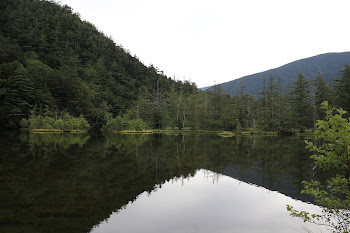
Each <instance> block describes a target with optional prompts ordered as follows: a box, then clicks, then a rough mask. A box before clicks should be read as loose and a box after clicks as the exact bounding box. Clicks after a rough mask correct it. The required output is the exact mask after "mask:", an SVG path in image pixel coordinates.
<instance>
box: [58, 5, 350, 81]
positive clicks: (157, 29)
mask: <svg viewBox="0 0 350 233" xmlns="http://www.w3.org/2000/svg"><path fill="white" fill-rule="evenodd" d="M59 2H61V3H62V4H67V5H69V6H71V7H72V8H73V10H74V12H78V13H80V15H81V18H82V19H83V20H86V21H89V22H90V23H92V24H94V25H95V26H96V27H97V28H98V29H99V30H100V31H102V32H104V33H105V34H106V35H107V36H111V37H112V38H113V40H114V41H115V43H116V44H118V45H122V46H123V47H124V48H125V49H128V50H129V51H130V52H131V54H132V55H136V56H137V57H139V59H140V60H141V61H142V62H143V63H144V64H145V65H146V66H149V65H150V64H153V65H154V66H155V67H158V68H159V70H161V71H163V72H164V74H165V75H167V76H170V77H174V76H176V77H177V78H178V79H180V80H183V79H184V78H185V79H187V80H191V81H192V82H195V83H196V84H197V85H198V87H203V86H209V85H213V84H214V83H222V82H227V81H231V80H233V79H236V78H240V77H242V76H245V75H249V74H253V73H257V72H261V71H265V70H268V69H272V68H276V67H279V66H281V65H284V64H286V63H289V62H292V61H295V60H298V59H302V58H306V57H311V56H314V55H318V54H321V53H328V52H345V51H350V30H349V23H350V16H349V9H350V0H60V1H59Z"/></svg>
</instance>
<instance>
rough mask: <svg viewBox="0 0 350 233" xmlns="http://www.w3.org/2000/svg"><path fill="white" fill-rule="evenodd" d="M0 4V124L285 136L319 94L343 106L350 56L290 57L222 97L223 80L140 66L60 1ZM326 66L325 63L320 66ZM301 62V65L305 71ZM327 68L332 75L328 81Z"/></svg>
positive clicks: (305, 121)
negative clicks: (178, 76)
mask: <svg viewBox="0 0 350 233" xmlns="http://www.w3.org/2000/svg"><path fill="white" fill-rule="evenodd" d="M3 3H4V4H1V5H0V29H1V30H0V51H1V53H0V128H17V127H20V126H22V127H32V128H39V129H40V128H43V127H44V128H46V127H50V128H55V127H58V128H60V129H62V130H66V129H85V130H86V129H90V128H92V129H100V128H102V129H103V130H106V131H114V130H122V129H133V130H143V129H191V130H197V129H205V130H229V131H237V132H239V131H242V130H245V131H247V130H249V131H250V132H252V133H254V132H259V131H274V132H280V133H283V132H288V133H291V132H304V131H307V130H309V131H312V129H313V126H314V123H315V122H316V120H318V119H323V117H324V113H323V112H322V111H321V110H320V109H319V106H320V104H321V103H322V102H323V101H324V100H328V101H329V102H330V104H331V105H333V106H335V107H342V108H343V109H345V110H347V111H350V67H349V66H348V65H346V64H349V63H350V59H349V58H348V57H349V54H350V53H341V54H333V55H332V54H328V55H327V57H328V58H330V57H333V62H331V63H330V62H325V63H322V62H320V61H321V60H322V59H323V58H324V57H323V58H322V57H318V59H320V60H319V62H317V63H315V64H318V67H319V68H320V69H315V70H314V69H313V68H312V66H313V65H312V64H311V63H310V60H309V63H303V64H304V65H300V64H301V63H300V61H299V62H296V63H295V64H299V65H297V66H294V68H293V72H287V71H285V72H284V71H283V72H282V71H281V69H279V73H273V72H269V74H268V75H267V74H266V75H267V76H266V77H265V76H260V77H259V79H258V81H256V80H254V79H252V81H251V82H252V83H244V82H241V84H240V85H239V87H238V91H237V92H236V93H235V95H234V96H230V95H228V94H226V93H225V90H224V89H223V88H222V85H217V86H214V87H213V88H211V89H207V90H205V91H201V90H198V89H197V87H196V85H195V84H194V83H191V82H188V81H183V82H182V81H174V80H172V79H170V78H168V77H167V76H165V75H164V74H163V73H162V72H160V71H158V70H157V68H155V67H154V66H149V67H147V66H145V65H143V64H142V63H141V62H140V61H139V59H138V58H137V57H136V56H132V55H130V53H129V52H128V51H127V50H126V49H124V48H123V47H122V46H120V45H116V44H115V42H114V41H113V40H112V39H111V38H109V37H107V36H105V35H104V34H103V33H102V32H100V31H99V30H98V29H97V28H96V27H95V26H94V25H92V24H91V23H89V22H85V21H82V20H81V19H80V17H79V15H78V14H75V13H73V12H72V9H71V8H70V7H68V6H66V5H65V6H62V5H60V4H58V3H55V2H53V1H38V0H4V1H3ZM339 56H342V57H343V58H342V59H340V60H339V59H338V58H339ZM316 57H317V56H316ZM316 57H315V58H316ZM337 57H338V58H337ZM321 58H322V59H321ZM336 58H337V59H336ZM326 60H327V59H326ZM328 60H329V59H328ZM330 60H332V59H330ZM344 62H346V63H345V64H344ZM326 63H327V64H332V65H330V66H326V65H322V64H326ZM286 67H289V66H288V65H286ZM305 67H309V68H310V70H309V71H308V72H307V76H306V74H304V73H303V71H305V69H304V68H305ZM297 69H300V70H299V71H298V70H297ZM319 70H321V72H318V71H319ZM335 73H336V74H337V75H336V76H337V78H335V77H331V78H330V76H332V75H333V74H335ZM326 74H327V78H326V77H325V75H326ZM333 78H335V79H333ZM213 79H215V77H213ZM285 79H288V80H289V82H288V83H287V84H286V82H284V81H283V80H285ZM330 80H332V81H331V82H330ZM253 84H254V85H255V86H257V87H258V86H259V85H261V88H260V90H259V92H255V95H252V94H251V92H250V86H251V85H253ZM85 119H86V120H87V121H85Z"/></svg>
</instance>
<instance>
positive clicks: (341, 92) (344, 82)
mask: <svg viewBox="0 0 350 233" xmlns="http://www.w3.org/2000/svg"><path fill="white" fill-rule="evenodd" d="M341 73H342V76H341V77H340V78H336V79H335V94H336V96H335V103H336V104H337V106H338V107H341V108H343V109H345V110H346V111H348V112H349V111H350V66H349V65H345V68H344V70H342V71H341Z"/></svg>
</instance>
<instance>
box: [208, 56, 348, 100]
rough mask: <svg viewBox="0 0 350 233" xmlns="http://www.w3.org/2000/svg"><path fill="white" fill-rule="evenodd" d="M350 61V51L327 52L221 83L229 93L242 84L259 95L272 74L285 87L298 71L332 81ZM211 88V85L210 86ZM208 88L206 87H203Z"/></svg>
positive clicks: (233, 92)
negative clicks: (318, 74) (320, 75)
mask: <svg viewBox="0 0 350 233" xmlns="http://www.w3.org/2000/svg"><path fill="white" fill-rule="evenodd" d="M349 63H350V52H343V53H326V54H320V55H317V56H313V57H309V58H304V59H300V60H297V61H294V62H291V63H288V64H286V65H283V66H281V67H278V68H275V69H270V70H267V71H264V72H260V73H256V74H251V75H247V76H244V77H241V78H239V79H235V80H232V81H229V82H225V83H221V84H220V85H221V87H222V88H223V90H224V91H225V92H226V93H227V94H229V95H231V96H232V95H237V94H239V91H240V86H244V87H245V91H246V93H247V94H250V95H257V94H258V93H259V92H261V91H262V89H263V79H264V78H265V79H268V78H269V77H270V76H273V77H279V78H280V80H281V84H282V86H283V87H288V86H290V85H291V84H292V82H294V80H295V77H296V76H297V75H298V73H302V74H303V75H304V76H305V77H306V79H307V80H309V81H310V80H312V79H315V78H316V76H317V73H318V72H321V74H322V77H323V78H324V79H325V80H326V82H332V79H333V78H334V77H338V76H340V75H341V72H340V71H341V70H342V69H343V67H344V65H346V64H349ZM208 88H210V87H208ZM203 89H206V88H203Z"/></svg>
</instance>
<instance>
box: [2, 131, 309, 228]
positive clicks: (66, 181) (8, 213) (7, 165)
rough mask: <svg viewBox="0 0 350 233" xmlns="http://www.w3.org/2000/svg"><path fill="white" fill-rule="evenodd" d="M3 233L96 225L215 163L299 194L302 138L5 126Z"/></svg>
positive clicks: (305, 162)
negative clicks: (9, 129)
mask: <svg viewBox="0 0 350 233" xmlns="http://www.w3.org/2000/svg"><path fill="white" fill-rule="evenodd" d="M0 146H1V152H0V155H1V157H0V159H1V165H0V172H1V176H0V177H1V190H2V191H1V203H2V204H1V214H0V229H1V232H8V233H14V232H28V233H30V232H36V233H37V232H39V233H40V232H45V233H47V232H74V233H76V232H89V231H90V230H91V228H92V227H93V226H94V225H96V224H98V223H100V222H101V221H102V220H104V219H107V218H108V217H109V216H110V214H111V213H113V212H116V211H118V209H121V208H123V206H125V205H127V204H128V203H129V202H130V201H134V200H135V198H136V197H137V196H138V195H139V194H140V193H143V192H145V191H146V192H152V190H154V188H155V187H159V185H161V184H163V183H164V182H166V181H169V180H171V179H173V178H176V177H189V176H192V175H194V174H195V172H196V170H198V169H202V168H204V169H207V170H211V171H213V172H216V173H221V174H224V175H227V176H231V177H233V178H236V179H239V180H242V181H244V182H248V183H252V184H256V185H259V186H264V187H266V188H268V189H270V190H277V191H279V192H281V193H284V194H286V195H288V196H291V197H293V198H296V199H300V200H304V201H309V199H308V197H306V196H301V195H300V194H299V193H300V190H301V185H300V183H301V181H302V180H307V179H309V178H310V177H311V176H312V172H311V171H312V169H311V168H312V166H313V165H312V161H311V160H310V159H308V157H309V156H310V155H309V154H308V153H307V151H306V150H305V149H304V148H305V145H304V143H303V141H302V140H301V139H300V138H291V137H289V138H281V139H280V138H275V137H256V138H253V137H236V138H235V137H233V138H220V137H218V136H215V135H190V136H182V135H177V136H175V135H174V136H170V135H157V136H154V135H106V136H105V137H90V136H88V135H84V134H82V135H73V134H42V135H41V134H28V133H21V134H16V133H2V134H1V135H0Z"/></svg>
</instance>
